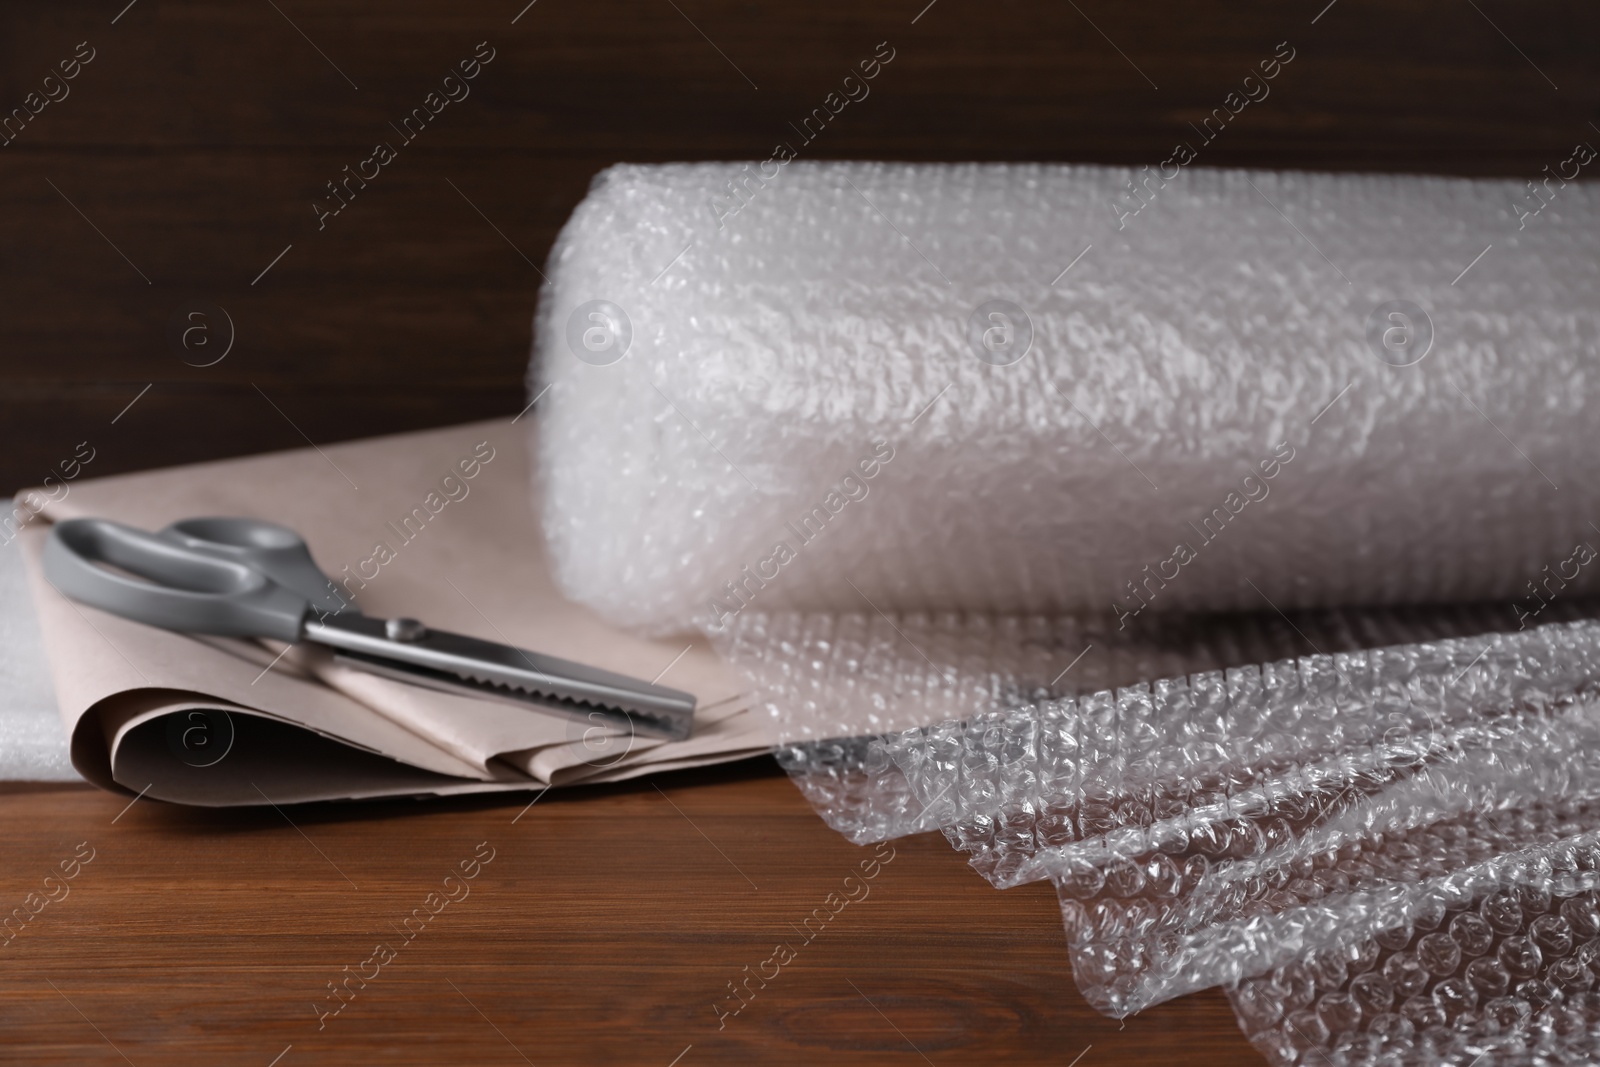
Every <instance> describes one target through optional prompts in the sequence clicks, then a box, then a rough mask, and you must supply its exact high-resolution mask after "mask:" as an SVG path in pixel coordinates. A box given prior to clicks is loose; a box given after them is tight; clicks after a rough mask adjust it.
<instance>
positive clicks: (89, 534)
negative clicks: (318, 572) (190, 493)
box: [44, 519, 308, 642]
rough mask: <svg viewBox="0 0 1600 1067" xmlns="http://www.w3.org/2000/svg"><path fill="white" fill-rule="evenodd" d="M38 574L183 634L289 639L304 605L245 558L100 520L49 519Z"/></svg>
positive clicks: (95, 603) (72, 593) (296, 632)
mask: <svg viewBox="0 0 1600 1067" xmlns="http://www.w3.org/2000/svg"><path fill="white" fill-rule="evenodd" d="M103 564H109V565H110V566H111V567H116V568H119V569H120V570H122V571H126V572H128V573H129V574H134V575H138V577H137V578H131V577H128V576H127V575H126V574H119V573H117V572H116V571H113V570H110V569H108V567H107V566H103ZM44 574H45V577H46V578H48V579H49V581H50V584H51V585H53V586H55V587H56V589H57V590H59V591H60V592H61V593H63V594H65V595H66V596H69V597H71V598H72V599H73V600H76V601H79V602H81V603H84V604H88V605H90V606H92V607H97V608H100V609H101V610H103V611H109V612H111V613H112V614H113V615H121V616H122V617H123V618H126V619H133V620H135V621H137V622H143V623H149V624H150V625H152V626H160V627H162V628H163V629H167V630H177V631H180V632H183V633H203V634H218V635H221V636H226V637H271V638H276V639H277V640H279V641H289V642H294V641H298V640H300V636H301V627H302V624H303V622H304V620H305V616H306V611H307V608H308V604H307V601H306V598H305V597H304V596H302V595H300V594H299V593H297V592H295V591H294V590H292V589H289V588H288V587H286V586H283V585H280V584H278V583H277V582H275V581H273V580H272V579H270V578H268V577H267V576H266V575H265V574H263V573H262V572H261V571H259V570H256V569H255V568H254V567H252V566H250V565H249V564H247V563H244V562H239V561H234V560H229V559H222V558H219V557H218V556H216V555H213V554H207V553H203V552H198V551H196V550H194V549H192V548H189V547H186V546H185V545H183V544H181V543H179V542H177V541H174V540H168V539H167V538H164V537H158V536H156V535H154V534H150V533H146V532H145V531H143V530H139V529H135V528H134V527H132V526H124V525H123V524H122V523H119V522H111V521H109V520H107V519H68V520H66V521H65V522H58V523H56V524H55V525H54V526H53V527H52V528H51V530H50V538H49V540H47V541H46V542H45V546H44ZM140 579H146V580H143V581H141V580H140Z"/></svg>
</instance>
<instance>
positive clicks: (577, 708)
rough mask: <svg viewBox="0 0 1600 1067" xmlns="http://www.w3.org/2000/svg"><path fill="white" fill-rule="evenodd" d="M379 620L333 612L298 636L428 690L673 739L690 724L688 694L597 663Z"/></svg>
mask: <svg viewBox="0 0 1600 1067" xmlns="http://www.w3.org/2000/svg"><path fill="white" fill-rule="evenodd" d="M386 627H387V623H386V621H385V620H383V619H376V618H372V617H370V616H363V615H351V614H339V615H329V616H326V617H324V618H320V619H319V618H312V619H308V620H307V622H306V624H305V637H306V639H307V640H311V641H316V642H317V643H318V644H323V645H328V646H329V647H331V648H334V649H337V650H338V651H339V652H340V653H341V654H342V655H341V658H343V659H346V660H348V661H349V662H351V663H352V664H353V665H355V666H359V667H361V668H363V669H365V670H369V671H372V672H374V673H376V674H382V675H384V676H386V677H391V678H396V679H398V680H401V681H407V682H412V683H414V684H417V685H423V686H427V687H429V688H434V689H445V690H448V691H451V692H459V693H464V694H466V695H470V696H478V697H482V698H485V699H491V700H503V701H510V702H511V703H515V704H519V705H522V706H527V707H532V708H534V709H536V710H542V711H549V712H555V713H558V714H562V715H565V716H567V717H569V718H576V719H580V720H584V721H590V722H592V721H593V720H594V718H595V716H596V715H598V716H599V717H600V718H602V719H603V720H605V721H607V722H608V723H609V724H610V725H613V726H616V727H617V728H619V729H624V730H634V731H637V732H638V733H640V734H646V735H649V736H653V737H663V738H668V739H672V740H682V739H684V738H687V737H688V736H689V734H690V732H691V731H692V729H693V726H694V706H695V698H694V696H693V695H692V694H689V693H685V692H681V691H680V690H676V689H668V688H666V687H664V686H659V685H652V684H650V683H649V682H644V681H641V680H639V679H637V678H630V677H628V676H626V675H622V674H616V673H613V672H611V671H604V670H600V669H599V668H597V667H590V666H586V665H585V664H582V663H573V662H571V661H570V660H564V659H559V658H557V657H555V656H546V655H542V654H540V653H537V652H530V651H527V650H526V649H520V648H515V647H513V646H511V645H502V644H497V643H495V642H493V641H482V640H479V639H478V638H475V637H467V636H465V635H464V634H454V633H449V632H447V631H444V630H421V632H420V633H417V634H416V635H415V636H413V637H411V639H409V640H400V639H397V638H394V637H390V636H389V634H388V630H387V629H386Z"/></svg>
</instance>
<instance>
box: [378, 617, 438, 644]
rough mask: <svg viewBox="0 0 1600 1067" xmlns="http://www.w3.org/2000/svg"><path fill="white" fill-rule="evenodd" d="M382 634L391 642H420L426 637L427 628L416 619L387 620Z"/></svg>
mask: <svg viewBox="0 0 1600 1067" xmlns="http://www.w3.org/2000/svg"><path fill="white" fill-rule="evenodd" d="M383 634H384V636H385V637H387V638H388V639H389V640H391V641H420V640H422V639H423V638H424V637H426V636H428V628H427V627H426V626H424V625H422V623H421V622H419V621H417V620H416V619H389V620H387V621H385V622H384V624H383Z"/></svg>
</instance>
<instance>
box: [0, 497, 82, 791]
mask: <svg viewBox="0 0 1600 1067" xmlns="http://www.w3.org/2000/svg"><path fill="white" fill-rule="evenodd" d="M9 503H10V501H6V500H0V512H3V511H6V510H7V505H9ZM76 780H78V772H77V771H75V770H73V769H72V761H71V759H70V757H69V756H68V755H67V733H66V730H65V729H64V728H63V727H62V725H61V715H60V713H59V712H58V711H57V710H56V695H55V689H54V687H53V686H52V685H51V684H50V669H49V667H48V666H47V665H46V663H45V658H44V642H43V639H42V638H41V637H40V634H39V622H38V620H37V619H36V618H35V617H34V613H33V600H32V598H31V597H30V596H29V595H28V581H27V574H26V572H25V571H24V570H23V565H22V554H21V553H20V552H19V551H18V550H17V545H16V542H14V541H13V542H11V543H9V544H0V781H8V782H12V781H21V782H65V781H76Z"/></svg>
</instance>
